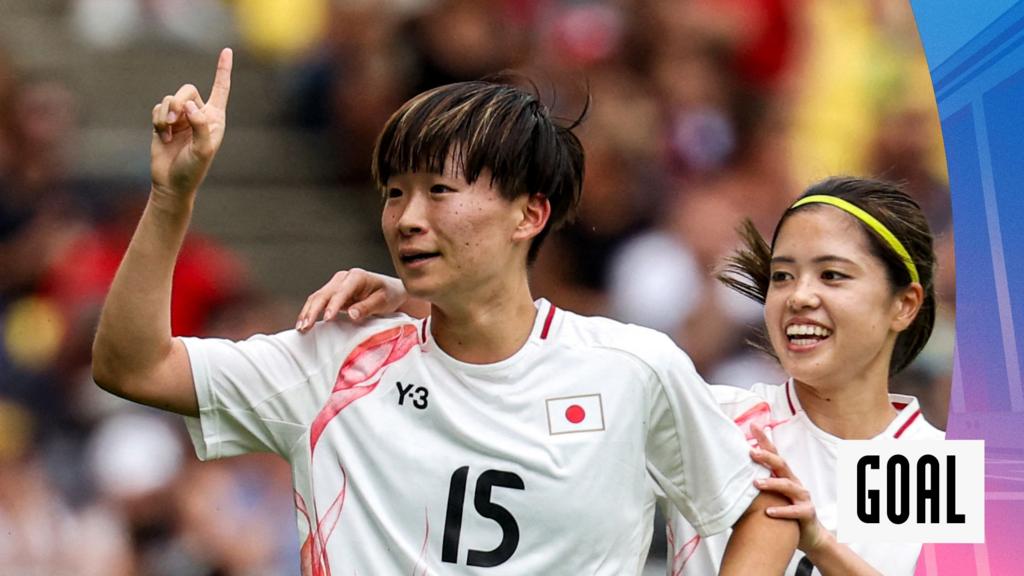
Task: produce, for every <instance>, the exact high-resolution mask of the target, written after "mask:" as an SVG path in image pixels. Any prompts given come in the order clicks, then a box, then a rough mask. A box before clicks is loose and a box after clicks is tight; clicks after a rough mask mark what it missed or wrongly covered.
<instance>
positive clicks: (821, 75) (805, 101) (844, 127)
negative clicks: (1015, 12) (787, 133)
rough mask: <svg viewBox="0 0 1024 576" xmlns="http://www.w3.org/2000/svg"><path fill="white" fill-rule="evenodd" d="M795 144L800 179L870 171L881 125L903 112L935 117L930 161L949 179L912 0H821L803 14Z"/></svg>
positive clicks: (794, 131)
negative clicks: (871, 158)
mask: <svg viewBox="0 0 1024 576" xmlns="http://www.w3.org/2000/svg"><path fill="white" fill-rule="evenodd" d="M804 18H805V22H804V29H805V31H806V34H807V36H806V37H805V39H804V42H805V45H804V50H803V52H802V54H801V59H802V62H801V69H802V70H801V75H800V78H801V79H800V81H799V97H798V101H797V102H796V104H795V106H794V116H795V119H794V120H795V122H794V129H793V132H792V137H793V141H792V149H793V152H794V156H793V160H794V166H793V168H794V170H795V175H796V176H797V179H798V181H800V182H811V181H814V180H817V179H819V178H822V177H826V176H830V175H834V174H863V173H868V172H870V170H871V167H870V166H869V165H868V153H869V152H870V150H871V145H872V139H873V137H874V135H875V133H876V131H877V129H878V126H879V123H880V122H882V121H884V119H885V117H886V115H888V114H892V113H893V112H895V111H896V110H897V109H912V110H927V111H928V114H930V115H932V117H934V118H935V120H936V122H935V125H934V128H933V131H934V133H933V138H932V140H933V141H934V142H936V143H937V145H936V147H935V149H934V150H933V151H931V155H930V160H931V162H930V164H931V167H932V169H933V171H934V172H935V173H936V175H939V176H941V177H944V176H945V165H944V160H945V156H944V154H943V150H942V146H941V141H942V140H941V138H942V137H941V132H940V129H939V125H938V111H937V110H936V107H935V99H934V95H933V92H932V88H931V78H930V75H929V71H928V64H927V62H926V61H925V58H924V52H923V50H922V49H921V46H920V40H919V38H918V36H917V28H916V26H915V25H914V19H913V14H912V13H911V12H910V5H909V3H908V2H907V0H892V2H889V1H888V0H886V1H885V2H847V1H846V0H815V1H814V2H809V3H807V9H806V11H805V13H804Z"/></svg>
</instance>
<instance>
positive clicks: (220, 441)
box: [181, 326, 336, 460]
mask: <svg viewBox="0 0 1024 576" xmlns="http://www.w3.org/2000/svg"><path fill="white" fill-rule="evenodd" d="M335 331H336V330H335ZM327 332H328V331H327V330H325V329H321V328H320V327H319V326H318V327H317V328H315V329H314V330H313V331H312V332H310V333H308V334H305V335H303V334H299V333H298V332H295V331H287V332H282V333H280V334H275V335H269V336H268V335H257V336H253V337H252V338H249V339H248V340H244V341H241V342H232V341H229V340H222V339H213V338H210V339H201V338H182V339H181V340H182V342H184V344H185V347H186V349H187V350H188V355H189V361H190V362H191V365H192V378H193V381H194V384H195V390H196V397H197V399H198V402H199V417H198V418H188V417H186V419H185V424H186V427H187V428H188V432H189V435H190V437H191V439H192V443H193V445H194V447H195V450H196V454H197V455H198V456H199V458H200V459H201V460H212V459H216V458H224V457H228V456H236V455H239V454H245V453H249V452H275V453H277V454H281V455H282V456H287V454H288V453H289V451H290V449H291V447H292V446H293V445H294V443H295V442H296V441H297V440H298V439H299V438H301V437H302V436H303V435H304V434H305V433H306V431H307V430H308V423H309V422H310V421H311V420H312V419H313V418H314V417H315V414H316V411H317V410H318V408H319V407H320V405H321V404H322V403H323V402H324V399H325V398H326V397H327V395H328V393H329V392H330V390H329V386H328V385H326V384H327V383H329V382H330V381H331V380H332V378H331V374H330V371H331V370H332V369H333V362H332V360H333V358H332V356H333V355H332V354H330V351H329V348H330V347H331V346H330V342H328V341H329V340H331V338H330V337H329V336H328V334H327Z"/></svg>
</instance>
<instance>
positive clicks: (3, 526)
mask: <svg viewBox="0 0 1024 576" xmlns="http://www.w3.org/2000/svg"><path fill="white" fill-rule="evenodd" d="M33 420H34V419H33V418H32V416H31V414H30V413H29V412H28V411H26V410H24V409H22V408H20V407H19V406H18V405H17V404H13V403H10V402H6V401H3V400H2V399H0V431H2V432H3V433H2V434H0V437H2V438H3V440H2V441H0V533H2V534H4V537H3V538H0V566H3V567H4V570H5V572H6V573H9V574H25V575H29V576H31V575H35V574H39V575H43V574H46V575H54V576H62V575H71V574H76V575H77V574H81V575H84V576H100V575H103V574H111V573H113V574H127V575H130V574H133V568H134V567H133V563H132V555H131V549H130V547H129V544H128V542H127V539H126V538H125V533H124V532H123V530H122V527H121V525H120V524H119V523H118V521H117V518H116V515H115V514H113V513H111V512H110V511H109V510H106V509H103V508H101V507H98V506H97V507H87V508H84V509H81V510H73V509H72V508H71V507H70V506H69V505H68V504H67V502H66V501H65V500H64V498H63V497H62V496H61V494H60V493H59V492H57V491H56V490H55V489H54V487H53V483H52V481H51V479H50V476H49V475H48V473H47V470H46V468H45V466H44V463H43V461H42V460H41V459H40V458H39V455H38V453H37V452H35V450H34V449H35V448H36V446H35V444H34V440H35V437H36V431H35V430H34V428H35V427H36V423H35V422H34V421H33Z"/></svg>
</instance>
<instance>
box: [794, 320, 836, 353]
mask: <svg viewBox="0 0 1024 576" xmlns="http://www.w3.org/2000/svg"><path fill="white" fill-rule="evenodd" d="M831 335H832V331H831V330H829V329H828V328H825V327H824V326H816V325H814V324H790V325H789V326H787V327H786V338H787V339H789V342H790V344H792V345H794V346H797V347H801V348H802V347H806V346H813V345H815V344H817V343H819V342H822V341H824V340H827V339H828V337H829V336H831Z"/></svg>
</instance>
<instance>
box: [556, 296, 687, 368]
mask: <svg viewBox="0 0 1024 576" xmlns="http://www.w3.org/2000/svg"><path fill="white" fill-rule="evenodd" d="M562 316H563V318H562V322H561V325H560V326H559V334H558V336H559V339H560V340H561V342H562V343H563V344H565V345H568V346H574V347H578V348H590V349H593V350H601V349H603V350H614V351H618V352H622V353H623V354H627V355H630V356H633V357H635V358H636V359H637V360H639V361H641V362H643V363H645V364H648V365H649V366H651V367H652V368H657V367H659V366H661V365H663V364H664V363H665V362H667V361H670V360H673V359H677V358H679V357H682V358H685V359H686V361H687V362H689V357H688V356H686V354H685V353H684V352H683V351H682V350H680V349H679V347H678V346H676V344H675V342H673V341H672V339H671V338H669V337H668V336H667V335H665V334H663V333H661V332H658V331H657V330H652V329H650V328H645V327H643V326H637V325H636V324H626V323H623V322H619V321H616V320H612V319H610V318H604V317H601V316H581V315H579V314H575V313H573V312H568V311H564V310H563V314H562ZM691 364H692V363H691Z"/></svg>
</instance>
